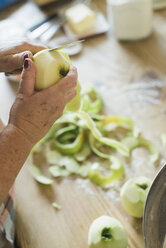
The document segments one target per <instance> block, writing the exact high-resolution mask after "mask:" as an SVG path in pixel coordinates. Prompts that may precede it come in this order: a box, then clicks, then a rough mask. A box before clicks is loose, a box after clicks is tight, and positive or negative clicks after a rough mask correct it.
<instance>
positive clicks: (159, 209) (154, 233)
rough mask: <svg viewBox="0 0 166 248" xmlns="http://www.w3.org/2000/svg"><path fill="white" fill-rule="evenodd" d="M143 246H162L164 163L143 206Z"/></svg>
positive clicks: (165, 207)
mask: <svg viewBox="0 0 166 248" xmlns="http://www.w3.org/2000/svg"><path fill="white" fill-rule="evenodd" d="M143 232H144V241H145V248H162V247H163V243H164V238H165V235H166V165H164V166H163V167H162V168H161V170H160V171H159V172H158V174H157V176H156V177H155V179H154V181H153V183H152V185H151V188H150V190H149V193H148V196H147V200H146V203H145V208H144V217H143Z"/></svg>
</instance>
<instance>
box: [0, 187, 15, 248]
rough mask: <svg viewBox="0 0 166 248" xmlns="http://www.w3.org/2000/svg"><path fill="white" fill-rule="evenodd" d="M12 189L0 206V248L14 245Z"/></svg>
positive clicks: (10, 247) (8, 247)
mask: <svg viewBox="0 0 166 248" xmlns="http://www.w3.org/2000/svg"><path fill="white" fill-rule="evenodd" d="M13 194H14V187H12V189H11V190H10V192H9V194H8V196H7V198H6V199H5V201H4V202H3V204H2V205H1V206H0V248H13V244H14V201H13Z"/></svg>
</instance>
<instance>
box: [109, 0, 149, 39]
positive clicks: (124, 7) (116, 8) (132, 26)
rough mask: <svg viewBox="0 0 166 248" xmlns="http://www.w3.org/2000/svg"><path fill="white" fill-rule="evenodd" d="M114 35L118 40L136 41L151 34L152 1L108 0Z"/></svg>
mask: <svg viewBox="0 0 166 248" xmlns="http://www.w3.org/2000/svg"><path fill="white" fill-rule="evenodd" d="M108 5H109V6H108V9H109V10H110V9H111V12H112V13H111V16H112V22H113V29H114V34H115V36H116V37H117V39H119V40H138V39H144V38H146V37H148V36H149V35H150V34H151V32H152V16H153V10H152V0H108Z"/></svg>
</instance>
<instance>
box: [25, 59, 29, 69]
mask: <svg viewBox="0 0 166 248" xmlns="http://www.w3.org/2000/svg"><path fill="white" fill-rule="evenodd" d="M28 67H29V61H28V59H25V60H24V69H28Z"/></svg>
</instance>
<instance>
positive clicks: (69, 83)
mask: <svg viewBox="0 0 166 248" xmlns="http://www.w3.org/2000/svg"><path fill="white" fill-rule="evenodd" d="M76 85H77V69H76V68H75V67H74V66H71V67H70V69H69V72H68V74H67V75H66V76H65V77H64V78H62V79H61V80H60V81H59V82H58V83H56V84H54V85H53V86H51V87H49V88H47V89H45V90H43V91H41V94H43V96H46V97H47V95H49V96H51V95H52V96H55V94H56V93H57V92H59V94H62V95H65V94H66V93H67V92H68V91H69V90H71V89H72V88H75V87H76Z"/></svg>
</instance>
